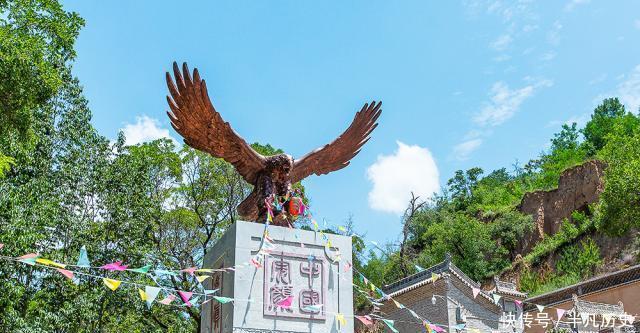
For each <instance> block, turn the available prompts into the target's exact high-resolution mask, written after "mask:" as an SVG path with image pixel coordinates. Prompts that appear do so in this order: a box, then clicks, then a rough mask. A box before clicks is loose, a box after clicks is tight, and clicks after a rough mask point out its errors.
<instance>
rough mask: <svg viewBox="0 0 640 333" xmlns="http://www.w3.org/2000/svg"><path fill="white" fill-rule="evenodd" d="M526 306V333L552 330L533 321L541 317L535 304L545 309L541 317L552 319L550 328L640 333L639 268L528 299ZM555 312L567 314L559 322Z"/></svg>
mask: <svg viewBox="0 0 640 333" xmlns="http://www.w3.org/2000/svg"><path fill="white" fill-rule="evenodd" d="M526 302H527V304H528V305H527V306H525V308H524V309H525V315H524V324H525V333H542V332H545V331H548V330H549V329H550V328H552V327H543V326H544V325H542V324H541V323H540V322H539V321H538V320H536V318H537V317H539V316H540V314H539V312H538V309H537V308H536V306H535V305H534V304H536V305H541V306H545V307H546V308H545V310H544V311H543V313H545V314H546V315H545V316H547V317H549V318H552V319H553V321H552V325H554V326H555V325H557V327H558V328H561V329H566V330H569V331H572V332H580V333H582V332H602V333H605V332H606V333H609V332H610V333H617V332H640V265H636V266H632V267H629V268H627V269H623V270H620V271H617V272H613V273H609V274H605V275H602V276H598V277H595V278H592V279H588V280H585V281H582V282H580V283H577V284H574V285H571V286H568V287H565V288H560V289H558V290H554V291H552V292H548V293H545V294H542V295H539V296H535V297H531V298H529V299H527V300H526ZM556 309H563V310H566V313H567V315H566V316H564V317H563V318H562V319H561V320H560V321H559V322H558V321H557V312H556V311H557V310H556ZM627 315H631V316H638V319H636V318H633V317H629V316H627ZM621 316H622V317H623V318H624V319H625V322H624V323H623V322H622V320H621V319H620V318H621ZM612 320H615V322H614V323H613V325H611V321H612ZM585 322H586V323H588V324H585ZM611 326H613V327H611Z"/></svg>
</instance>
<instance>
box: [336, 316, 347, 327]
mask: <svg viewBox="0 0 640 333" xmlns="http://www.w3.org/2000/svg"><path fill="white" fill-rule="evenodd" d="M336 321H337V322H338V323H339V324H340V327H341V328H342V327H345V326H347V320H346V319H344V314H342V313H336Z"/></svg>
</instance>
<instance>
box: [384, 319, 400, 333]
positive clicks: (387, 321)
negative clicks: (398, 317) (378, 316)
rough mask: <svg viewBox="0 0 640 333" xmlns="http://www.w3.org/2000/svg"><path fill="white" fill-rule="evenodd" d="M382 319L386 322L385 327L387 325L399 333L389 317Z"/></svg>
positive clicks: (394, 332)
mask: <svg viewBox="0 0 640 333" xmlns="http://www.w3.org/2000/svg"><path fill="white" fill-rule="evenodd" d="M382 321H383V322H384V323H385V324H387V327H389V329H390V330H391V331H392V332H393V333H400V332H399V331H398V330H397V329H396V328H395V327H393V320H390V319H382Z"/></svg>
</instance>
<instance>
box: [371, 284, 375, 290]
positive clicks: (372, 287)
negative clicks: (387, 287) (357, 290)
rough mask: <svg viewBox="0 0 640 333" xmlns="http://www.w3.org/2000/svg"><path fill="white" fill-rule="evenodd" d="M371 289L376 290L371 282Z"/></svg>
mask: <svg viewBox="0 0 640 333" xmlns="http://www.w3.org/2000/svg"><path fill="white" fill-rule="evenodd" d="M371 291H376V286H374V285H373V283H372V284H371Z"/></svg>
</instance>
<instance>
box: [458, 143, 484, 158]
mask: <svg viewBox="0 0 640 333" xmlns="http://www.w3.org/2000/svg"><path fill="white" fill-rule="evenodd" d="M481 144H482V139H471V140H467V141H464V142H461V143H459V144H457V145H456V146H455V147H453V157H454V158H455V159H457V160H458V161H466V160H468V159H469V155H471V153H473V152H474V151H475V150H476V149H478V148H479V147H480V145H481Z"/></svg>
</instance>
